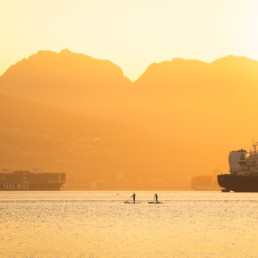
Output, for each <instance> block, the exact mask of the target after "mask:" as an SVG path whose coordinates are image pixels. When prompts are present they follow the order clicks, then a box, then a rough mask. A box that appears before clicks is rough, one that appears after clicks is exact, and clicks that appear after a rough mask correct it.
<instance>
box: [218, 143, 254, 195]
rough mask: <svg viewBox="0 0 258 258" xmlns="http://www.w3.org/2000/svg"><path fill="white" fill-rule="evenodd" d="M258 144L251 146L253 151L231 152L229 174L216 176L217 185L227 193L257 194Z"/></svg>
mask: <svg viewBox="0 0 258 258" xmlns="http://www.w3.org/2000/svg"><path fill="white" fill-rule="evenodd" d="M257 144H258V142H256V143H254V144H253V150H250V152H247V151H246V150H243V149H241V150H238V151H231V152H230V153H229V157H228V162H229V166H230V174H223V175H218V183H219V185H220V186H221V187H223V188H224V189H223V190H222V191H225V192H229V191H231V190H232V191H235V192H258V152H257Z"/></svg>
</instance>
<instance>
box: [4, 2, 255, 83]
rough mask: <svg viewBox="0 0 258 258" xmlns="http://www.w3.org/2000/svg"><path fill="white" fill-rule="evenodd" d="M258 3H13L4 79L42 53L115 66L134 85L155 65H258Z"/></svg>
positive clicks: (7, 14) (7, 11)
mask: <svg viewBox="0 0 258 258" xmlns="http://www.w3.org/2000/svg"><path fill="white" fill-rule="evenodd" d="M257 13H258V1H256V0H246V1H238V0H223V1H222V0H209V1H207V0H195V1H193V0H192V1H190V0H180V1H173V0H171V1H169V0H157V1H155V0H148V1H147V0H130V1H127V0H126V1H122V0H109V1H108V0H106V1H105V0H94V1H93V0H74V1H67V0H62V1H61V0H55V1H52V0H44V1H43V0H38V1H34V0H23V1H18V0H9V1H2V2H1V8H0V24H1V26H0V37H1V41H0V58H1V62H0V74H2V73H3V72H4V71H5V70H6V69H7V68H8V67H9V66H10V65H12V64H14V63H15V62H17V61H19V60H20V59H22V58H24V57H28V56H29V55H31V54H33V53H35V52H37V51H38V50H40V49H43V50H44V49H49V50H54V51H60V50H61V49H64V48H68V49H70V50H72V51H74V52H81V53H85V54H87V55H90V56H93V57H96V58H102V59H109V60H111V61H112V62H114V63H116V64H117V65H119V66H120V67H122V68H123V70H124V73H125V75H127V76H128V77H129V78H130V79H132V80H135V79H137V78H138V77H139V75H141V74H142V72H143V71H144V70H145V68H146V67H147V66H148V65H149V64H150V63H152V62H159V61H163V60H170V59H172V58H174V57H183V58H195V59H201V60H204V61H208V62H209V61H212V60H214V59H216V58H219V57H222V56H225V55H229V54H234V55H243V56H247V57H250V58H253V59H258V48H257V46H258V26H257V25H258V16H257Z"/></svg>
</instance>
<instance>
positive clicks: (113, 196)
mask: <svg viewBox="0 0 258 258" xmlns="http://www.w3.org/2000/svg"><path fill="white" fill-rule="evenodd" d="M131 194H132V193H131V192H91V191H82V192H72V191H71V192H69V191H66V192H65V191H63V192H0V257H258V215H257V214H258V193H221V192H160V193H159V198H160V200H161V201H163V204H160V205H151V204H148V201H150V200H151V199H152V197H153V194H154V192H136V199H137V204H135V205H133V204H124V201H126V200H127V199H128V198H129V197H130V195H131Z"/></svg>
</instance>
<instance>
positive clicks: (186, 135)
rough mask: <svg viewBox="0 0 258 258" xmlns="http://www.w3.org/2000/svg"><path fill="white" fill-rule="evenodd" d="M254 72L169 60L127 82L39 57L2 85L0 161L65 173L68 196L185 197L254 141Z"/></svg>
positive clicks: (72, 61) (75, 57)
mask: <svg viewBox="0 0 258 258" xmlns="http://www.w3.org/2000/svg"><path fill="white" fill-rule="evenodd" d="M257 68H258V62H257V61H254V60H251V59H248V58H245V57H235V56H228V57H224V58H221V59H218V60H216V61H214V62H212V63H205V62H201V61H198V60H184V59H173V60H172V61H166V62H162V63H155V64H152V65H150V66H149V67H148V68H147V70H146V71H145V72H144V74H143V75H142V76H141V77H140V78H139V79H138V80H137V81H136V82H134V83H133V82H131V81H130V80H129V79H127V78H126V77H125V76H124V75H123V72H122V70H121V69H120V68H119V67H118V66H116V65H114V64H113V63H111V62H109V61H104V60H98V59H94V58H92V57H89V56H85V55H82V54H75V53H72V52H70V51H69V50H63V51H61V52H60V53H55V52H52V51H40V52H38V53H37V54H35V55H32V56H31V57H30V58H28V59H24V60H22V61H20V62H19V63H17V64H15V65H13V66H12V67H10V68H9V69H8V70H7V71H6V73H5V74H3V76H1V77H0V93H1V94H2V95H1V118H2V119H1V127H0V129H1V131H2V132H1V137H2V148H1V152H2V155H1V157H2V158H1V163H2V165H3V166H4V167H6V168H9V167H12V168H20V167H23V168H26V167H35V166H36V167H39V166H40V167H43V168H46V169H49V170H63V171H65V172H67V173H68V183H67V186H66V187H67V188H70V189H71V188H73V189H88V188H90V187H92V186H94V185H98V184H100V185H102V186H103V188H105V189H111V188H115V189H132V188H137V189H154V188H159V189H188V188H189V182H190V178H191V176H194V175H198V174H205V173H206V174H209V173H210V174H211V173H212V172H213V171H214V169H216V168H217V169H220V170H221V172H222V171H223V172H225V170H226V169H227V153H228V151H229V150H230V149H231V148H238V147H245V146H249V145H250V140H251V139H252V138H253V137H254V138H255V136H256V132H257V129H258V124H257V121H256V120H255V114H256V105H255V102H256V94H257V83H258V75H257V73H256V71H257ZM21 99H23V100H21ZM39 103H41V104H39ZM115 121H117V122H115ZM89 182H91V184H90V183H89ZM103 182H105V183H103Z"/></svg>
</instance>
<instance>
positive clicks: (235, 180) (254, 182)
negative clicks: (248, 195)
mask: <svg viewBox="0 0 258 258" xmlns="http://www.w3.org/2000/svg"><path fill="white" fill-rule="evenodd" d="M218 183H219V185H220V186H221V187H223V188H224V191H226V192H229V191H234V192H258V176H240V175H237V176H236V175H230V174H224V175H218Z"/></svg>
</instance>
